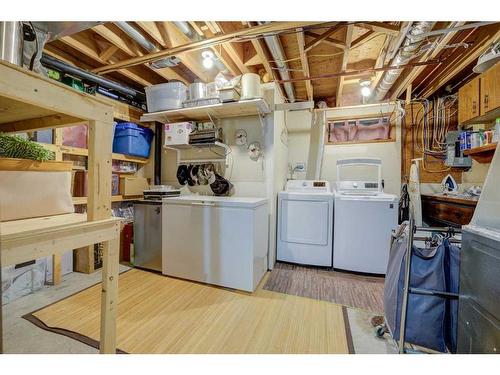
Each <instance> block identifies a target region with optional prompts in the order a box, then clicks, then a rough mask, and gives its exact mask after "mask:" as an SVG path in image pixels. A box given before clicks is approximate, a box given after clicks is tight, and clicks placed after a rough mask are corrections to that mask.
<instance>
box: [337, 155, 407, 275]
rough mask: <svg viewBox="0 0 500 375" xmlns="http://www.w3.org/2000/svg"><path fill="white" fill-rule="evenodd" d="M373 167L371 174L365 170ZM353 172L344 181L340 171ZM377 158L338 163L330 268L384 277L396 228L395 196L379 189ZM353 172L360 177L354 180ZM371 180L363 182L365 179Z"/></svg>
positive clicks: (396, 209)
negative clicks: (349, 170)
mask: <svg viewBox="0 0 500 375" xmlns="http://www.w3.org/2000/svg"><path fill="white" fill-rule="evenodd" d="M371 168H373V169H374V170H375V172H374V173H369V172H368V170H369V169H371ZM343 169H346V170H347V169H352V170H354V171H355V172H354V173H353V172H350V173H347V176H348V177H347V179H343V178H342V173H341V170H343ZM381 170H382V162H381V160H380V159H343V160H339V161H337V186H336V191H335V223H334V238H335V241H334V244H333V267H334V268H337V269H341V270H346V271H354V272H363V273H373V274H385V272H386V269H387V262H388V260H389V251H390V239H391V232H392V230H393V229H395V228H396V227H397V225H398V197H397V196H396V195H393V194H386V193H384V192H383V189H382V180H381V173H382V172H381ZM356 172H360V173H359V175H360V176H359V178H357V177H355V174H356ZM370 175H371V176H373V177H372V178H369V179H366V178H367V177H368V176H370Z"/></svg>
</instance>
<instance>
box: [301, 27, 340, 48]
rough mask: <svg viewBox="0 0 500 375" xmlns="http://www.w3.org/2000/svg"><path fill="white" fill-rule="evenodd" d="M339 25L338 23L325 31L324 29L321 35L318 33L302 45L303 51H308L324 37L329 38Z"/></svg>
mask: <svg viewBox="0 0 500 375" xmlns="http://www.w3.org/2000/svg"><path fill="white" fill-rule="evenodd" d="M339 28H340V27H339V26H338V25H335V26H333V27H331V28H329V29H328V30H327V31H325V32H324V33H323V34H321V35H318V36H317V37H315V38H314V39H313V40H311V41H310V42H308V43H306V45H305V47H304V51H305V52H307V51H309V50H310V49H311V48H314V47H316V46H317V45H318V44H320V43H321V42H322V41H324V40H325V39H328V38H330V36H331V35H333V34H334V33H336V32H337V31H338V30H339ZM339 44H341V43H339Z"/></svg>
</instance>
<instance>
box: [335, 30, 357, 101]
mask: <svg viewBox="0 0 500 375" xmlns="http://www.w3.org/2000/svg"><path fill="white" fill-rule="evenodd" d="M353 32H354V25H352V24H351V25H347V32H346V37H345V45H346V48H345V50H344V55H343V56H342V68H341V71H342V72H343V71H345V70H346V68H347V61H348V60H349V49H350V48H351V44H352V34H353ZM343 89H344V76H341V77H340V78H339V84H338V86H337V94H336V96H335V102H336V106H337V107H338V106H340V101H341V98H342V90H343Z"/></svg>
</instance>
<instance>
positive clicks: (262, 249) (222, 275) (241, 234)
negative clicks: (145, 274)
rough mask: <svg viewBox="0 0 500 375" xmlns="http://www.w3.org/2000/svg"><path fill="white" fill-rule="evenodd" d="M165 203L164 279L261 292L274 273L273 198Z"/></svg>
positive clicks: (193, 198)
mask: <svg viewBox="0 0 500 375" xmlns="http://www.w3.org/2000/svg"><path fill="white" fill-rule="evenodd" d="M164 202H165V203H164V210H163V223H164V225H163V233H164V237H165V239H166V240H165V242H164V246H163V267H162V273H163V274H164V275H168V276H175V277H180V278H184V279H189V280H194V281H199V282H205V283H209V284H214V285H220V286H224V287H228V288H234V289H240V290H245V291H254V290H255V289H256V288H257V285H258V284H259V282H260V281H261V279H262V277H263V276H264V274H265V272H266V271H267V269H268V267H267V254H268V231H269V229H268V228H269V226H268V221H269V220H268V207H267V199H265V198H240V197H211V196H196V195H193V196H191V195H188V196H181V197H177V198H168V199H166V200H165V201H164Z"/></svg>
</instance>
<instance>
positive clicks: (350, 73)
mask: <svg viewBox="0 0 500 375" xmlns="http://www.w3.org/2000/svg"><path fill="white" fill-rule="evenodd" d="M442 62H443V60H439V59H438V60H431V61H423V62H417V63H410V64H404V65H399V66H383V67H381V68H370V69H363V70H351V71H348V72H339V73H328V74H322V75H319V76H315V77H303V78H293V79H287V80H279V81H277V82H279V83H285V82H301V81H317V80H319V79H328V78H337V77H347V76H355V75H359V74H366V73H375V72H384V71H386V70H392V69H401V70H402V69H406V68H413V67H416V66H422V65H436V64H441V63H442Z"/></svg>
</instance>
